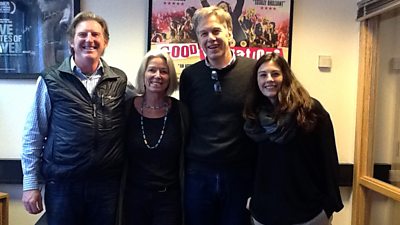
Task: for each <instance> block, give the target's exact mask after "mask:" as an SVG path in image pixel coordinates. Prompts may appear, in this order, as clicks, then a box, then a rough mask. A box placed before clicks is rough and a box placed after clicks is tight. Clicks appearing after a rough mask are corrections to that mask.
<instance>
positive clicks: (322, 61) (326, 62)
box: [318, 55, 332, 68]
mask: <svg viewBox="0 0 400 225" xmlns="http://www.w3.org/2000/svg"><path fill="white" fill-rule="evenodd" d="M318 67H319V68H331V67H332V58H331V56H325V55H320V56H319V57H318Z"/></svg>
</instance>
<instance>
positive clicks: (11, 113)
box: [0, 0, 359, 225]
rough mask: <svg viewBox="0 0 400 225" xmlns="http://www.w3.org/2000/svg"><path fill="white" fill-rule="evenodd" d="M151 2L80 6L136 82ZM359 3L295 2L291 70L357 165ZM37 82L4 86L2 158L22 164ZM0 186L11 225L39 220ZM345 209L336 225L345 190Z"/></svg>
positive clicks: (346, 220)
mask: <svg viewBox="0 0 400 225" xmlns="http://www.w3.org/2000/svg"><path fill="white" fill-rule="evenodd" d="M147 2H148V1H142V0H136V1H132V0H119V1H109V0H81V9H82V10H91V11H94V12H95V13H98V14H99V15H101V16H103V17H104V18H105V19H106V20H107V22H108V25H109V28H110V43H109V46H108V48H107V50H106V53H105V56H104V58H105V59H106V61H107V62H108V63H109V64H110V65H113V66H116V67H119V68H121V69H123V70H124V71H125V72H126V73H127V74H128V77H129V79H130V80H131V81H132V80H133V78H134V77H135V75H136V70H137V69H138V67H139V63H140V61H141V58H142V56H143V54H144V53H145V51H146V43H147V41H146V38H147V17H148V15H147V12H148V3H147ZM356 2H357V0H350V1H349V0H336V1H331V0H295V4H294V20H293V21H294V23H293V42H292V44H293V45H292V46H293V47H292V63H291V64H292V68H293V70H294V72H295V73H296V75H297V77H298V78H299V79H300V81H301V82H302V83H303V84H304V86H305V87H306V88H307V89H308V90H309V92H310V94H311V95H312V96H314V97H315V98H317V99H319V100H320V101H321V103H322V104H323V105H324V106H325V108H326V109H327V110H328V111H329V113H330V115H331V117H332V121H333V124H334V127H335V132H336V133H335V135H336V142H337V147H338V151H339V159H340V161H341V162H342V163H352V162H353V159H354V157H353V154H354V136H355V110H356V91H357V68H358V28H359V24H358V23H357V22H356V21H355V17H356ZM318 55H330V56H331V57H332V61H333V66H332V69H331V71H330V72H321V71H319V70H318V67H317V61H318ZM34 83H35V82H34V81H33V80H0V118H1V119H0V121H1V122H0V158H7V159H11V158H19V154H20V146H21V133H22V129H23V123H24V120H25V117H26V113H27V110H28V108H29V106H30V104H31V100H32V93H33V91H34ZM14 186H15V185H13V186H11V187H10V186H9V185H7V186H6V185H1V184H0V191H2V190H3V191H4V190H7V192H11V194H12V201H11V208H10V225H31V224H34V223H35V221H36V220H37V217H32V216H30V215H28V214H27V213H24V212H23V209H22V205H21V204H20V201H19V199H20V196H21V193H20V192H21V188H20V186H15V187H14ZM341 191H342V198H343V200H344V203H345V209H344V210H342V211H341V212H340V213H339V214H335V217H334V221H333V224H334V225H350V217H351V194H352V190H351V188H341Z"/></svg>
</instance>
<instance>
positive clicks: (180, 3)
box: [164, 0, 185, 6]
mask: <svg viewBox="0 0 400 225" xmlns="http://www.w3.org/2000/svg"><path fill="white" fill-rule="evenodd" d="M184 4H185V3H184V2H183V1H182V0H178V1H164V5H176V6H179V5H184Z"/></svg>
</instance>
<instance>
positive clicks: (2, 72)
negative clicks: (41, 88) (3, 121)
mask: <svg viewBox="0 0 400 225" xmlns="http://www.w3.org/2000/svg"><path fill="white" fill-rule="evenodd" d="M79 8H80V3H79V0H11V1H1V0H0V78H10V79H12V78H36V77H37V76H38V74H39V73H40V72H41V71H42V70H43V69H44V68H46V67H48V66H52V65H55V64H58V63H60V62H62V61H63V59H64V58H65V57H67V56H68V55H69V45H68V38H67V28H68V25H69V24H70V23H71V21H72V19H73V17H74V15H75V14H76V13H77V12H78V11H79Z"/></svg>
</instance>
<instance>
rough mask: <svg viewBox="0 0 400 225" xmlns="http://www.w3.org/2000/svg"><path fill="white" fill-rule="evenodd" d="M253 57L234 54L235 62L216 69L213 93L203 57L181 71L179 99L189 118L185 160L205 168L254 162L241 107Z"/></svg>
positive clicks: (252, 144) (254, 149) (252, 148)
mask: <svg viewBox="0 0 400 225" xmlns="http://www.w3.org/2000/svg"><path fill="white" fill-rule="evenodd" d="M254 64H255V60H253V59H249V58H244V57H239V56H238V57H237V59H236V62H235V63H233V64H232V65H230V66H228V67H227V68H225V69H222V70H216V72H217V74H218V79H219V82H220V83H221V88H222V92H221V93H215V92H214V86H213V85H214V82H215V80H213V79H211V71H212V69H211V68H209V67H208V66H206V65H205V62H204V60H203V61H200V62H197V63H195V64H193V65H191V66H189V67H187V68H186V69H185V70H183V72H182V75H181V78H180V90H179V91H180V100H181V101H182V102H183V103H184V104H185V105H186V106H187V108H188V110H189V118H190V132H189V139H188V146H187V148H186V151H185V155H186V158H185V160H187V161H186V163H187V164H188V165H189V166H190V165H194V164H197V165H200V166H203V167H207V168H216V169H220V168H224V169H225V168H233V167H239V168H240V167H243V166H245V165H248V166H250V165H252V164H254V161H253V160H254V156H255V152H256V146H255V143H254V142H253V141H252V140H251V139H250V138H249V137H247V135H246V134H245V132H244V130H243V124H244V119H243V117H242V110H243V105H244V100H245V96H246V89H247V83H248V82H249V78H250V75H251V71H252V69H253V66H254Z"/></svg>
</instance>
